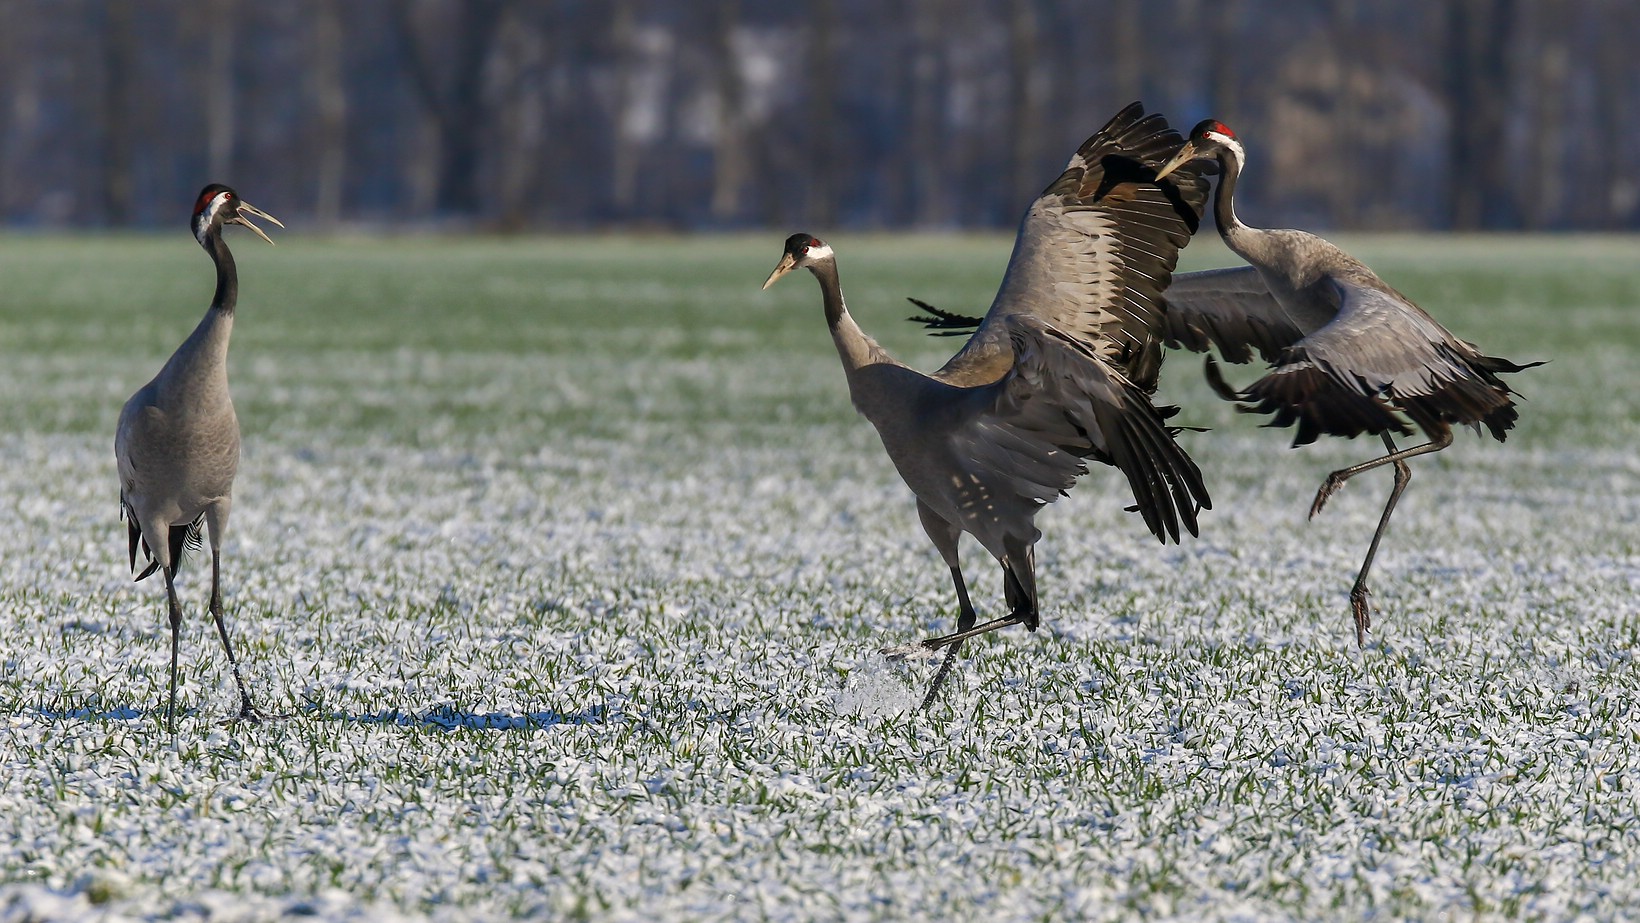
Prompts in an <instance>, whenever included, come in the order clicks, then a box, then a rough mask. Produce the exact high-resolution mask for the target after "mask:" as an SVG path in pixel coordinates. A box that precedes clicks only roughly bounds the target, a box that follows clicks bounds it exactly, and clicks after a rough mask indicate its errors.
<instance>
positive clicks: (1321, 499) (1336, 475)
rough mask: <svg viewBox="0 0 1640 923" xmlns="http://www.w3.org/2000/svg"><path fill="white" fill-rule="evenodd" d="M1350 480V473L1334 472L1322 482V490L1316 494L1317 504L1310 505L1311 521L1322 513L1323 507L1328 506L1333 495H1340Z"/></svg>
mask: <svg viewBox="0 0 1640 923" xmlns="http://www.w3.org/2000/svg"><path fill="white" fill-rule="evenodd" d="M1349 479H1350V476H1349V473H1347V472H1344V471H1334V472H1333V473H1332V474H1329V475H1327V479H1326V480H1325V481H1322V482H1321V488H1320V489H1319V490H1317V491H1316V492H1315V502H1314V503H1311V504H1310V518H1311V519H1314V518H1315V517H1316V514H1318V513H1320V512H1321V509H1322V507H1325V506H1326V505H1327V501H1328V500H1331V499H1332V495H1333V494H1335V493H1338V490H1339V488H1341V487H1343V486H1344V483H1345V482H1346V481H1348V480H1349Z"/></svg>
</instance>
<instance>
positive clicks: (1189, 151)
mask: <svg viewBox="0 0 1640 923" xmlns="http://www.w3.org/2000/svg"><path fill="white" fill-rule="evenodd" d="M1198 156H1200V155H1199V154H1197V153H1196V145H1195V143H1194V142H1191V141H1186V142H1185V143H1184V147H1181V148H1179V152H1178V153H1177V154H1174V155H1173V159H1172V160H1169V161H1168V162H1167V163H1164V164H1162V168H1161V169H1160V170H1157V171H1156V178H1157V179H1158V180H1160V179H1161V178H1162V177H1164V176H1166V175H1168V174H1169V173H1172V172H1173V171H1174V170H1177V169H1179V168H1180V167H1182V166H1184V165H1185V164H1187V163H1189V162H1190V161H1192V160H1195V159H1196V158H1197V157H1198Z"/></svg>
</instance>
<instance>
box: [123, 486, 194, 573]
mask: <svg viewBox="0 0 1640 923" xmlns="http://www.w3.org/2000/svg"><path fill="white" fill-rule="evenodd" d="M120 518H121V519H123V520H125V532H126V539H127V543H128V546H129V548H128V550H129V552H130V555H131V569H132V570H136V569H137V550H138V549H139V548H140V549H141V550H142V557H143V560H144V561H146V562H147V563H148V566H147V567H145V568H143V570H142V573H140V574H138V575H137V576H136V578H135V579H136V580H137V581H142V580H146V579H148V578H149V577H150V576H152V575H153V574H154V572H155V571H158V570H159V561H157V560H155V559H154V553H153V551H152V550H151V549H150V548H149V547H148V538H147V536H144V535H143V534H142V526H141V525H140V524H138V522H137V517H136V514H135V513H134V512H133V511H132V509H131V505H130V504H128V503H127V502H126V501H125V497H123V496H122V497H120ZM204 528H205V515H204V514H203V513H201V514H200V515H199V516H198V517H196V518H195V519H194V521H193V522H190V523H188V524H187V525H181V526H172V527H171V528H170V530H169V534H168V535H166V541H167V542H168V543H169V544H170V546H171V567H170V568H169V569H170V572H171V576H172V577H175V576H176V575H177V569H178V568H180V567H181V566H182V558H183V556H184V555H185V554H189V553H192V552H195V551H198V550H199V549H200V547H201V546H203V544H204Z"/></svg>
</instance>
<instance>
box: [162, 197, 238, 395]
mask: <svg viewBox="0 0 1640 923" xmlns="http://www.w3.org/2000/svg"><path fill="white" fill-rule="evenodd" d="M203 246H204V247H205V252H206V253H209V254H210V255H211V261H212V262H213V263H215V264H216V295H215V296H214V297H213V298H212V299H211V307H210V309H209V310H207V311H206V312H205V316H204V317H202V318H200V321H199V324H198V325H197V326H196V327H194V330H193V332H192V333H190V334H189V335H188V339H187V340H185V341H184V342H183V344H182V345H181V346H180V347H178V348H177V351H176V352H175V353H172V354H171V359H170V361H169V362H167V363H166V365H165V369H164V370H163V371H162V372H160V378H159V381H160V385H161V388H162V390H164V391H165V392H166V393H167V394H170V395H173V399H175V400H179V401H182V403H181V404H180V406H183V407H214V406H218V405H220V404H221V403H223V402H227V401H228V400H229V399H228V375H227V368H228V340H229V339H230V338H231V337H232V335H233V318H234V306H235V304H237V303H238V301H239V273H238V270H237V269H236V268H235V266H234V262H233V254H232V253H230V252H228V246H227V244H225V243H223V242H222V233H221V230H220V229H218V230H216V231H214V232H212V233H209V234H207V235H206V236H205V241H204V243H203ZM184 396H185V397H184Z"/></svg>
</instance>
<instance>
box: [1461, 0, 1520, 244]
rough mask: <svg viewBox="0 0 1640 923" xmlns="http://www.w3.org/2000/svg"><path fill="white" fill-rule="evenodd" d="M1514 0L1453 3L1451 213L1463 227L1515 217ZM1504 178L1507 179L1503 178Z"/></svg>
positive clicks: (1498, 223)
mask: <svg viewBox="0 0 1640 923" xmlns="http://www.w3.org/2000/svg"><path fill="white" fill-rule="evenodd" d="M1513 19H1514V3H1513V2H1512V0H1450V5H1449V6H1448V7H1447V36H1446V38H1447V112H1448V124H1449V126H1450V135H1451V137H1450V142H1449V143H1450V146H1451V167H1450V170H1449V171H1448V175H1450V176H1451V177H1452V179H1451V192H1450V198H1451V204H1450V213H1451V221H1452V227H1453V228H1454V229H1457V230H1475V229H1479V228H1483V227H1488V228H1496V227H1501V226H1506V225H1508V224H1510V223H1512V222H1511V216H1510V214H1509V211H1510V209H1509V199H1508V196H1509V190H1508V182H1507V173H1506V172H1505V168H1504V167H1502V166H1500V164H1505V163H1508V160H1509V154H1510V153H1511V152H1509V151H1507V150H1501V148H1503V147H1504V146H1505V145H1504V131H1505V128H1506V125H1505V122H1506V119H1505V107H1506V106H1507V104H1508V101H1509V67H1508V56H1507V50H1508V46H1509V41H1508V39H1509V35H1510V33H1511V31H1512V30H1513ZM1500 177H1501V179H1500Z"/></svg>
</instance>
